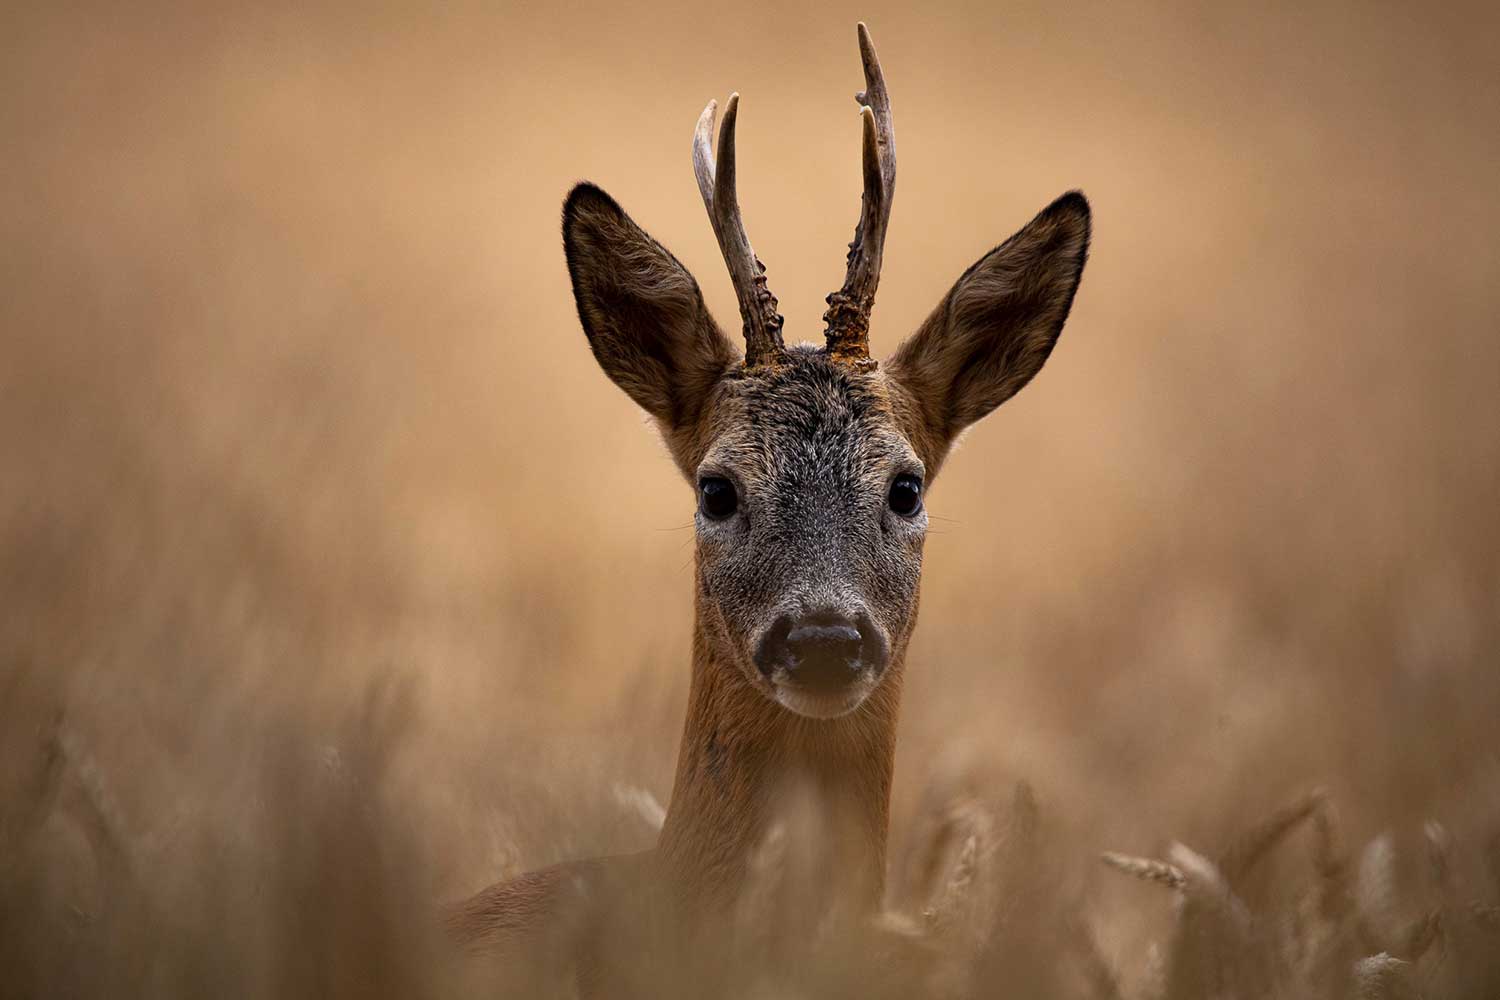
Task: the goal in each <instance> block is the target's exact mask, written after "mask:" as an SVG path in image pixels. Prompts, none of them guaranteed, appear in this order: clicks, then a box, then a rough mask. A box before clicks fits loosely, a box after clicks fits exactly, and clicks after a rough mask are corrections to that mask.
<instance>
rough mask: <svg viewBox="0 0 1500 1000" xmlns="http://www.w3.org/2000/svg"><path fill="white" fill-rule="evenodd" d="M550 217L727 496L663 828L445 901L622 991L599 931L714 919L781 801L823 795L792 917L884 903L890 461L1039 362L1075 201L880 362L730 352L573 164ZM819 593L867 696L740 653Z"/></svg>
mask: <svg viewBox="0 0 1500 1000" xmlns="http://www.w3.org/2000/svg"><path fill="white" fill-rule="evenodd" d="M563 230H564V242H565V246H566V250H567V254H568V266H569V271H570V273H571V275H572V278H573V288H574V293H575V296H576V298H577V303H578V313H579V317H580V320H581V321H582V323H583V327H584V331H585V333H586V334H587V335H588V338H589V343H590V346H591V347H592V349H593V351H594V355H595V357H596V358H597V359H598V361H599V364H600V366H601V367H602V368H603V369H604V371H605V373H606V374H608V375H609V377H610V378H611V379H613V380H614V381H615V383H616V384H617V385H619V386H620V387H621V388H622V389H623V390H625V392H627V393H628V394H629V395H630V396H631V397H632V398H633V399H635V400H636V401H637V402H638V403H640V404H641V405H642V406H643V407H645V408H646V409H647V411H648V412H650V413H651V414H652V416H653V417H655V419H656V421H657V424H658V426H659V427H660V428H661V431H662V434H663V436H664V438H665V440H666V442H667V445H668V447H669V448H670V449H671V452H672V455H673V457H674V459H675V461H676V463H677V465H678V467H679V469H680V470H681V471H682V473H683V475H684V477H685V478H686V479H687V480H688V481H689V482H690V483H696V482H697V481H698V480H699V477H700V476H701V475H713V476H719V477H724V478H729V479H731V480H732V481H733V482H734V484H735V486H736V489H737V491H738V494H739V497H740V505H741V507H740V510H739V511H738V512H737V513H736V514H735V515H734V516H733V517H731V518H729V519H725V520H722V521H712V520H709V519H707V518H705V517H704V516H702V515H700V516H699V519H698V536H697V553H696V565H697V570H696V579H697V587H696V599H695V610H696V619H695V627H694V636H693V672H692V687H691V691H690V694H689V702H688V712H687V718H686V722H685V724H684V727H683V737H682V746H681V751H680V754H679V758H678V766H677V777H676V782H675V786H674V788H673V793H672V800H671V804H670V807H669V809H668V812H667V817H666V821H665V825H664V827H663V830H662V833H661V838H660V841H659V843H658V846H657V848H656V849H655V850H654V851H652V852H647V853H646V854H644V855H635V856H631V857H629V858H615V859H602V860H599V861H593V862H584V863H580V864H575V865H568V866H561V867H558V868H552V869H547V870H544V871H542V872H536V873H532V874H530V875H526V876H522V877H521V878H520V879H517V880H514V881H512V882H509V883H505V884H502V885H500V886H496V887H492V888H491V889H488V890H485V891H484V892H482V893H480V894H479V895H477V896H475V897H474V898H473V899H471V900H469V901H468V902H467V903H465V904H462V905H461V906H460V907H459V908H458V909H457V910H456V911H455V914H454V917H453V925H454V927H455V929H456V930H457V931H458V933H459V935H460V936H461V937H462V938H463V939H465V940H466V941H469V942H470V943H472V944H474V945H475V946H476V947H479V948H487V949H498V950H500V951H502V952H505V953H507V954H510V955H516V956H519V955H527V954H530V955H545V956H549V957H548V959H547V960H548V961H551V960H553V959H554V958H555V959H556V960H557V961H558V962H559V963H561V964H562V965H564V966H567V965H570V964H571V966H572V967H573V968H574V969H575V971H576V975H577V976H578V977H579V981H580V982H582V983H584V984H585V985H587V984H588V983H589V982H602V981H607V982H610V983H611V992H616V993H618V992H623V990H622V989H618V988H617V987H618V985H619V984H618V983H617V982H616V981H614V980H613V979H611V978H610V977H611V974H612V966H611V963H610V961H609V955H610V954H612V953H615V949H618V948H620V947H621V942H622V941H627V940H628V941H631V942H634V943H633V944H632V945H631V950H633V951H634V950H637V946H638V945H639V942H640V940H641V937H640V935H641V934H642V933H643V928H650V929H651V933H652V934H653V935H655V937H654V938H653V939H652V941H651V945H653V946H660V945H661V944H662V943H663V941H666V942H671V941H673V940H674V939H676V940H678V941H680V940H681V939H682V938H683V936H685V935H692V934H701V933H703V932H704V931H703V928H704V927H705V926H711V925H715V924H716V923H718V922H722V920H723V919H725V917H724V914H726V913H730V912H732V911H733V909H734V904H735V902H736V900H737V899H739V898H740V897H741V896H742V895H743V893H744V892H745V891H746V889H747V881H748V880H749V879H750V878H751V867H752V864H751V859H752V858H753V857H754V856H755V854H756V852H757V850H758V849H760V847H761V845H763V844H765V843H766V842H767V840H768V838H770V837H772V836H774V835H775V833H776V832H777V830H778V829H780V828H781V825H782V824H785V823H795V822H798V816H797V810H796V808H795V804H796V803H798V802H802V803H808V802H810V803H812V808H811V810H810V812H811V814H813V815H815V817H816V821H815V822H814V823H812V824H811V825H810V826H807V827H805V828H804V829H803V832H804V833H806V834H807V835H805V836H799V837H797V838H796V843H797V846H798V849H799V850H803V851H810V852H812V855H813V856H815V857H816V859H817V860H816V862H815V863H811V864H809V865H807V866H806V868H805V872H806V877H805V878H803V879H802V880H801V883H800V884H799V886H798V891H799V892H800V893H801V895H802V898H803V900H804V903H805V904H806V905H805V906H804V907H803V910H804V911H805V912H807V913H808V914H809V917H808V919H809V920H815V919H817V916H816V915H817V914H821V913H823V912H825V911H826V910H827V909H829V908H830V907H833V908H842V909H844V910H847V911H848V912H849V913H851V914H868V913H871V912H873V910H874V909H875V908H876V906H877V905H878V902H879V900H880V898H881V894H882V890H883V886H884V878H885V853H886V832H887V825H888V818H889V797H890V788H891V776H892V771H893V767H894V760H895V733H896V720H897V711H898V707H899V702H900V692H901V678H902V672H903V670H904V667H905V653H906V647H907V642H908V640H909V639H910V636H911V631H912V628H913V626H914V625H915V622H916V613H917V596H918V589H919V583H920V579H921V567H922V541H923V536H924V533H925V528H926V514H925V511H923V512H919V514H918V515H917V516H914V517H910V518H903V517H899V516H897V515H896V514H894V513H892V512H891V511H890V510H889V509H888V507H887V506H886V494H887V491H888V490H889V486H890V483H891V481H892V479H893V478H894V477H895V476H896V475H898V474H903V473H904V474H910V475H916V476H918V477H919V478H921V479H923V480H924V482H925V483H926V484H927V485H930V484H931V481H932V479H933V477H934V476H935V475H936V472H937V469H938V467H939V466H940V465H941V464H942V462H943V460H944V458H945V457H946V455H947V452H948V449H949V447H950V446H951V444H952V441H953V439H954V437H955V436H956V435H957V434H958V433H959V432H960V431H961V430H962V429H963V428H964V427H965V426H967V425H968V424H969V423H972V422H973V421H974V420H977V419H979V418H980V417H982V416H984V415H985V414H986V413H988V412H990V410H992V409H994V408H995V407H996V406H998V405H999V404H1000V403H1002V402H1004V400H1006V399H1008V398H1009V397H1010V396H1012V395H1014V394H1015V392H1017V391H1018V390H1019V389H1020V388H1021V387H1022V386H1024V385H1025V384H1026V382H1027V381H1029V380H1030V379H1031V377H1032V376H1033V375H1035V374H1036V372H1037V371H1038V370H1039V369H1040V368H1041V366H1042V364H1043V362H1045V360H1046V359H1047V356H1048V355H1049V354H1050V352H1051V350H1052V347H1053V345H1054V344H1055V342H1056V340H1057V336H1058V334H1059V332H1060V331H1061V329H1062V324H1063V321H1064V320H1065V319H1066V316H1067V313H1068V309H1069V306H1070V304H1071V302H1072V298H1073V293H1074V291H1075V289H1076V287H1077V283H1078V279H1079V277H1080V274H1081V271H1082V268H1083V262H1084V258H1085V255H1086V252H1087V244H1088V232H1089V214H1088V206H1087V203H1086V202H1085V201H1084V199H1083V197H1082V196H1081V195H1079V194H1076V193H1074V194H1069V195H1065V196H1064V197H1062V198H1060V199H1058V201H1056V202H1054V203H1053V204H1052V205H1051V206H1050V207H1049V208H1047V209H1046V210H1044V211H1043V212H1042V213H1041V214H1040V215H1038V216H1037V217H1036V219H1034V220H1033V221H1032V222H1031V223H1030V224H1028V225H1027V226H1026V227H1025V228H1023V229H1022V230H1021V231H1020V232H1019V233H1017V234H1016V235H1015V236H1013V237H1011V238H1010V239H1009V240H1007V241H1006V242H1005V243H1004V244H1002V245H1001V246H999V247H997V248H996V249H995V250H993V251H991V252H990V253H989V254H987V255H985V256H984V257H983V258H981V259H980V261H979V262H977V263H976V264H975V265H974V266H973V267H972V268H970V269H969V271H968V272H966V273H965V274H964V275H963V277H961V278H960V279H959V281H958V282H957V284H955V286H954V287H953V289H952V290H951V291H950V292H949V293H948V295H947V296H946V297H945V298H944V299H943V301H942V303H941V304H940V305H939V306H938V307H937V309H936V310H935V311H934V312H933V314H932V316H931V317H930V318H929V319H928V320H927V321H926V322H925V323H924V324H923V325H922V327H921V328H920V329H919V330H918V331H917V333H916V334H915V335H914V336H913V337H912V338H911V340H909V341H908V342H907V343H906V344H904V345H903V346H902V347H901V348H900V349H899V350H898V351H897V352H896V354H895V356H894V357H893V358H891V359H890V361H888V362H887V363H886V364H885V365H883V366H879V367H876V366H871V365H864V366H856V365H850V364H845V363H841V362H840V360H839V359H838V358H836V357H830V356H829V355H827V354H826V353H824V352H822V351H818V350H814V349H812V348H806V347H803V348H794V349H791V350H790V351H788V352H786V353H785V354H784V355H783V356H781V357H780V358H779V359H778V360H776V361H775V362H774V363H772V364H765V365H757V366H755V367H753V368H747V367H742V366H740V365H739V364H738V359H739V354H738V352H737V351H735V349H734V348H733V347H732V345H731V344H730V342H729V340H728V339H727V338H726V337H725V336H724V335H723V333H722V332H721V331H720V330H719V328H718V327H717V325H715V324H714V322H713V320H712V318H710V317H709V315H708V312H707V310H706V309H705V308H704V305H703V299H702V295H701V293H700V292H699V289H698V285H697V282H696V281H694V280H693V278H692V276H691V275H689V274H688V273H687V271H686V270H685V269H683V267H682V265H681V264H679V263H678V262H677V260H676V259H675V258H674V257H673V256H672V255H671V254H670V253H668V252H667V251H666V250H665V249H664V248H663V247H661V245H660V244H658V243H656V242H655V241H654V240H652V239H651V237H650V236H648V235H647V234H646V233H645V232H644V230H642V229H641V228H640V227H639V226H637V225H636V224H635V223H634V222H632V221H631V220H630V218H629V217H628V216H627V215H626V214H625V213H624V212H623V211H622V210H621V209H620V208H619V206H618V205H617V204H615V202H614V201H613V200H612V199H610V198H609V197H608V196H607V195H605V194H604V193H603V192H602V191H600V190H598V189H597V188H594V187H592V186H591V185H580V186H579V187H578V188H575V189H574V191H573V193H572V194H571V195H570V196H569V198H568V201H567V204H566V206H565V208H564V216H563ZM824 608H833V609H836V610H838V611H839V612H840V613H844V614H847V615H850V616H854V615H856V614H860V615H866V616H867V617H868V620H869V621H871V622H872V623H873V627H874V628H875V629H876V630H878V632H879V633H880V638H881V640H882V642H883V643H884V644H885V648H886V649H887V650H888V652H889V657H888V659H887V660H886V662H885V665H884V668H883V670H881V671H880V672H879V675H878V676H877V677H875V678H874V679H873V681H872V684H873V686H872V687H871V688H870V689H869V690H868V692H867V693H866V695H865V696H864V698H863V700H862V701H861V702H859V703H858V705H857V707H855V708H853V710H851V711H848V712H847V714H843V715H841V716H838V717H833V718H816V717H809V716H806V715H803V714H799V713H798V712H796V711H793V710H791V709H790V708H788V707H784V704H783V703H782V702H779V701H778V700H777V695H778V690H777V686H776V683H775V681H774V679H772V678H769V677H767V676H765V675H763V674H762V673H761V672H760V671H759V670H758V669H757V668H756V666H755V664H754V662H753V659H752V655H751V651H752V650H753V649H754V647H755V644H756V642H757V641H758V638H759V637H760V636H761V635H763V634H764V632H765V630H766V629H767V628H769V627H770V624H771V623H772V622H773V621H775V620H776V619H777V618H778V616H785V615H787V614H789V613H791V614H797V613H808V612H811V611H814V610H817V609H824ZM804 818H805V817H804ZM809 831H810V832H809ZM647 915H649V918H648V916H647ZM648 965H649V963H648Z"/></svg>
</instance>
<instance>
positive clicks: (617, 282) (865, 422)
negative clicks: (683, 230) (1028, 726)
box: [563, 24, 1089, 718]
mask: <svg viewBox="0 0 1500 1000" xmlns="http://www.w3.org/2000/svg"><path fill="white" fill-rule="evenodd" d="M859 44H860V51H861V55H862V57H863V61H864V72H865V82H866V89H865V91H864V92H863V93H861V94H859V95H857V99H858V100H859V102H860V106H861V121H862V125H863V133H864V138H863V143H864V146H863V166H864V197H863V201H862V205H861V211H860V218H859V223H858V226H857V227H856V229H855V234H854V241H853V242H852V243H851V244H850V247H849V255H848V273H847V276H846V278H845V281H844V284H843V287H842V288H840V289H839V290H838V291H836V292H834V293H832V294H831V295H829V296H828V311H827V312H826V313H825V315H824V319H825V322H826V324H827V328H826V330H825V333H824V336H825V343H824V344H823V345H822V346H813V345H800V346H794V347H787V346H785V344H784V343H783V341H782V336H781V329H782V318H781V316H780V315H778V314H777V311H776V310H777V303H776V298H775V296H773V295H772V294H771V292H770V289H769V288H768V287H767V285H766V276H765V267H764V266H763V265H762V264H761V263H760V261H759V259H757V257H756V256H755V253H754V251H753V250H752V249H751V246H750V241H749V238H748V237H747V236H746V233H745V227H744V223H743V221H742V219H741V216H740V209H739V202H738V199H737V197H736V195H735V142H734V135H735V120H736V117H737V113H738V104H739V101H738V95H735V96H731V97H730V99H729V102H728V105H727V106H726V108H725V112H724V117H723V122H722V125H721V126H720V129H719V140H718V153H717V158H715V155H714V153H713V151H712V150H711V149H710V134H711V132H712V129H713V123H714V117H715V111H716V104H715V103H713V102H710V103H709V105H708V107H707V108H705V109H704V112H703V115H702V117H701V118H700V119H699V121H698V126H697V129H696V130H695V133H694V137H693V166H694V172H695V173H696V175H697V179H698V187H699V190H700V193H701V194H702V196H703V201H704V204H705V206H706V207H707V209H708V215H709V219H710V221H711V223H712V225H713V230H714V233H715V235H716V236H717V238H718V242H719V247H720V249H721V251H722V252H723V255H724V260H725V263H726V264H727V265H728V269H729V274H730V278H731V280H732V281H733V284H734V288H735V293H736V295H737V297H738V299H739V307H740V319H741V322H742V324H743V330H744V341H745V349H744V351H743V353H741V352H740V351H739V350H738V349H737V348H736V346H735V345H734V344H733V343H732V342H731V341H730V340H729V339H728V338H727V337H726V336H725V335H724V334H723V333H722V332H721V331H720V329H719V327H718V325H717V324H716V323H715V322H714V319H713V317H712V316H710V315H709V313H708V310H707V308H706V307H705V306H704V303H703V296H702V294H701V292H700V291H699V288H698V283H697V282H696V281H695V280H694V279H693V276H692V275H691V274H689V273H688V271H687V270H686V269H685V268H684V267H683V266H682V265H681V264H680V263H678V261H677V259H676V258H675V257H673V256H672V254H670V253H669V252H668V251H667V250H666V249H665V248H664V247H663V246H662V245H661V244H659V243H657V242H656V241H655V240H654V239H652V238H651V237H650V236H649V235H647V233H646V232H645V231H644V230H643V229H641V228H640V227H639V226H638V225H636V223H635V222H634V221H632V220H631V218H630V217H629V216H628V215H626V214H625V212H624V211H623V210H622V209H621V208H620V206H619V205H618V204H616V203H615V201H614V200H613V199H611V198H610V197H609V196H608V195H607V194H605V193H604V192H603V191H601V190H599V189H598V188H596V187H594V186H593V185H590V184H580V185H578V186H577V187H576V188H574V189H573V191H572V193H571V194H570V195H569V196H568V199H567V203H566V205H565V206H564V209H563V236H564V243H565V248H566V251H567V259H568V270H569V273H570V275H571V277H572V282H573V293H574V296H575V298H576V300H577V305H578V315H579V318H580V320H581V321H582V324H583V328H584V332H585V333H586V334H587V336H588V341H589V346H590V347H591V348H592V349H593V352H594V357H595V358H596V359H597V360H598V362H599V365H600V367H601V368H603V369H604V371H605V373H606V374H607V375H608V376H609V377H610V378H611V379H612V380H613V381H614V382H615V384H616V385H618V386H619V387H620V388H621V389H623V390H625V392H626V393H628V394H629V395H630V397H631V398H632V399H634V400H635V401H636V402H637V403H639V404H640V405H641V406H642V407H644V408H645V409H646V411H647V412H648V413H650V414H651V416H652V417H653V418H654V419H655V421H656V423H657V424H658V426H659V427H660V429H661V432H662V435H663V437H664V438H665V440H666V443H667V445H668V447H669V449H670V451H671V453H672V456H673V458H674V460H675V461H676V463H677V466H678V468H679V469H680V470H681V471H682V474H683V475H684V476H685V477H686V478H687V480H688V482H689V483H690V484H692V485H693V487H694V489H695V490H696V493H697V502H698V511H697V601H698V612H699V618H700V635H702V636H704V637H705V640H706V641H707V642H708V643H710V644H711V645H712V650H711V652H712V656H711V657H710V658H711V660H712V662H713V663H715V664H717V665H719V668H720V669H725V670H730V671H734V672H737V673H738V675H739V676H740V677H742V678H743V680H744V682H745V683H746V684H748V685H750V686H751V687H753V688H754V689H756V690H758V691H760V692H761V693H762V694H764V695H765V696H766V697H767V698H769V699H771V700H773V701H775V702H777V703H779V704H780V705H782V706H784V707H785V708H787V709H789V710H791V711H792V712H795V713H798V714H800V715H802V716H807V717H812V718H833V717H838V716H842V715H846V714H848V713H851V712H853V711H855V710H856V709H858V708H859V706H860V705H861V704H862V703H863V702H864V701H865V699H866V698H868V697H869V696H870V694H871V693H872V692H874V691H875V690H877V689H878V688H879V686H880V685H881V684H882V682H887V683H888V682H889V681H888V678H889V677H890V675H891V674H892V673H894V672H895V671H897V670H899V669H900V664H901V661H902V659H903V654H904V652H905V649H906V645H907V641H908V639H909V637H910V635H911V631H912V628H913V625H914V624H915V620H916V611H917V592H918V584H919V581H920V578H921V570H922V547H923V539H924V536H925V533H926V530H927V514H926V511H925V507H924V503H923V497H924V494H925V493H926V491H927V490H928V489H929V488H930V487H931V484H932V481H933V479H934V478H935V477H936V475H937V472H938V469H939V468H940V467H941V465H942V463H943V460H944V458H945V457H946V455H947V453H948V450H949V448H950V446H951V445H952V443H953V441H954V439H955V437H956V436H957V435H958V434H959V433H960V432H961V431H962V430H963V429H964V428H965V427H967V426H968V425H970V424H972V423H973V422H975V421H976V420H978V419H980V418H981V417H983V416H985V415H986V414H988V413H989V412H990V411H991V410H993V409H995V407H997V406H999V405H1000V404H1001V403H1003V402H1005V401H1006V400H1007V399H1009V398H1010V397H1011V396H1013V395H1015V394H1016V392H1018V391H1019V390H1020V389H1021V388H1022V387H1023V386H1024V385H1026V383H1027V382H1029V381H1030V380H1031V378H1032V377H1033V376H1034V375H1036V373H1037V372H1038V371H1039V370H1040V369H1041V367H1042V365H1043V363H1044V362H1045V361H1046V360H1047V357H1048V355H1050V354H1051V352H1052V348H1053V346H1054V344H1056V342H1057V338H1058V335H1059V334H1060V333H1061V331H1062V327H1063V322H1064V321H1065V320H1066V318H1067V315H1068V310H1069V308H1070V306H1071V305H1072V301H1073V295H1074V292H1075V291H1076V290H1077V288H1078V282H1079V278H1080V277H1081V275H1082V272H1083V265H1084V260H1085V258H1086V256H1087V252H1088V242H1089V207H1088V202H1087V201H1086V200H1085V199H1084V197H1083V195H1082V194H1080V193H1078V192H1071V193H1068V194H1065V195H1063V196H1062V197H1061V198H1059V199H1057V200H1056V201H1054V202H1053V203H1052V204H1051V205H1049V206H1047V208H1045V209H1043V210H1042V212H1041V213H1040V214H1039V215H1037V216H1036V218H1034V219H1032V220H1031V221H1030V222H1029V223H1027V224H1026V225H1025V226H1024V227H1023V228H1022V229H1021V230H1020V231H1019V232H1017V233H1016V234H1015V235H1013V236H1011V237H1010V238H1009V239H1007V240H1006V241H1005V242H1004V243H1002V244H1000V245H999V246H998V247H996V248H995V249H993V250H991V251H990V252H989V253H987V254H985V255H984V256H983V257H981V258H980V259H979V260H978V261H977V262H976V263H975V264H974V265H973V266H972V267H970V268H969V269H968V270H967V271H966V272H964V274H963V275H962V276H960V277H959V279H958V281H957V283H956V284H955V285H954V286H953V287H952V288H951V289H950V290H949V291H948V294H947V295H945V296H944V297H943V298H942V300H941V301H939V303H938V305H937V307H936V308H935V309H934V310H933V312H932V314H931V315H930V316H929V317H928V318H927V320H926V321H925V322H924V323H923V324H922V325H921V326H920V327H919V328H918V329H917V331H916V332H915V333H914V334H912V335H911V336H910V337H909V338H908V339H907V340H906V341H905V342H904V343H903V344H901V346H900V347H898V348H897V349H896V352H895V353H894V354H893V355H891V356H890V357H889V358H888V359H887V360H885V361H884V362H880V363H877V362H876V361H875V360H874V359H872V358H871V356H870V351H869V321H870V313H871V308H872V306H873V304H874V300H875V291H876V286H877V285H878V283H879V279H880V264H881V256H882V250H883V247H884V243H885V234H886V227H887V223H888V220H889V219H890V212H891V203H892V200H893V196H894V194H895V182H896V146H895V135H894V132H893V129H892V122H891V106H890V96H889V94H888V92H887V90H886V85H885V79H884V76H883V75H882V73H881V68H880V62H879V60H878V59H877V58H876V55H875V49H874V46H873V44H872V43H871V41H870V35H869V32H868V31H867V30H866V28H865V26H864V25H863V24H861V25H860V26H859Z"/></svg>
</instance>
